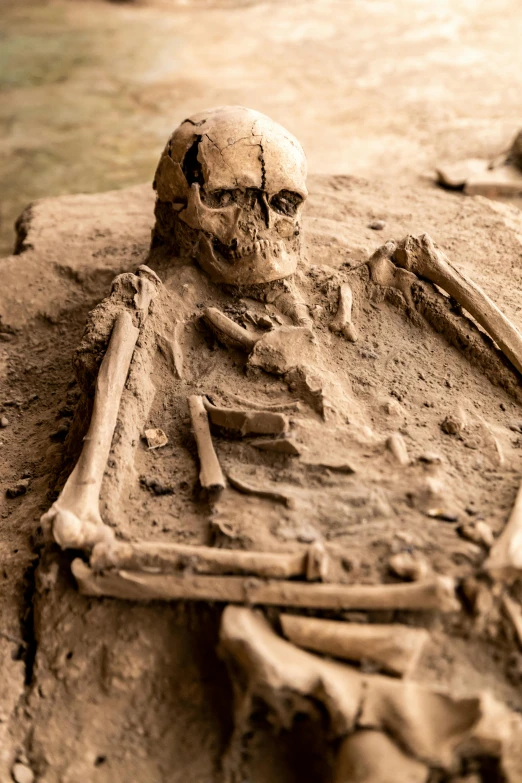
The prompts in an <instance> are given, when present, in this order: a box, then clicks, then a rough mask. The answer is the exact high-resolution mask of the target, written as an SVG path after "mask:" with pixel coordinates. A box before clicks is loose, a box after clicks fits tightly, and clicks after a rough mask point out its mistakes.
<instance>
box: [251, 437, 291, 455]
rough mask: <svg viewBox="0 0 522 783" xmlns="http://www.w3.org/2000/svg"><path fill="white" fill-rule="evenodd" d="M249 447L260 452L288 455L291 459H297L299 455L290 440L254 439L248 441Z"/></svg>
mask: <svg viewBox="0 0 522 783" xmlns="http://www.w3.org/2000/svg"><path fill="white" fill-rule="evenodd" d="M250 445H251V446H253V447H254V448H255V449H260V451H273V452H274V453H275V454H289V455H290V456H293V457H298V456H299V454H300V453H301V451H300V449H299V446H298V445H297V443H296V442H295V440H293V439H292V438H270V439H269V438H256V439H255V440H251V441H250Z"/></svg>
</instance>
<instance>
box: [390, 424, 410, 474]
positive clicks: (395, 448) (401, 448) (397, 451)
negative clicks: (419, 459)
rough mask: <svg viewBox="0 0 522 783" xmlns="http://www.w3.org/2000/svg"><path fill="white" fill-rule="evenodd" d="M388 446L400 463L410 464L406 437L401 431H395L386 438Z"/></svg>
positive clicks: (403, 464)
mask: <svg viewBox="0 0 522 783" xmlns="http://www.w3.org/2000/svg"><path fill="white" fill-rule="evenodd" d="M386 446H387V448H388V449H389V450H390V452H391V453H392V454H393V456H394V457H395V459H396V460H397V462H398V463H399V465H402V467H406V466H407V465H409V464H410V458H409V456H408V448H407V446H406V443H405V441H404V438H403V437H402V435H401V434H400V433H399V432H394V433H393V434H392V435H390V436H389V437H388V438H387V439H386Z"/></svg>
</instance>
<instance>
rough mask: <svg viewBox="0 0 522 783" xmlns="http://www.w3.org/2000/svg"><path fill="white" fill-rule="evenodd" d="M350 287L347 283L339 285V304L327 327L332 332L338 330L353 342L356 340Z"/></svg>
mask: <svg viewBox="0 0 522 783" xmlns="http://www.w3.org/2000/svg"><path fill="white" fill-rule="evenodd" d="M352 303H353V295H352V289H351V287H350V286H349V285H348V283H343V285H341V286H339V304H338V307H337V315H336V316H335V318H334V319H333V320H332V321H330V324H329V328H330V329H331V331H332V332H338V333H339V334H342V335H343V337H346V339H347V340H350V342H352V343H354V342H356V340H357V336H358V335H357V329H356V328H355V326H354V325H353V323H352Z"/></svg>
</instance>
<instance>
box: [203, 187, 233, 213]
mask: <svg viewBox="0 0 522 783" xmlns="http://www.w3.org/2000/svg"><path fill="white" fill-rule="evenodd" d="M237 193H238V191H237V190H213V191H212V192H211V193H205V192H204V191H202V193H201V196H202V199H203V201H204V202H205V204H206V205H207V206H208V207H212V208H213V209H218V208H219V207H229V206H230V205H231V204H234V202H235V201H237Z"/></svg>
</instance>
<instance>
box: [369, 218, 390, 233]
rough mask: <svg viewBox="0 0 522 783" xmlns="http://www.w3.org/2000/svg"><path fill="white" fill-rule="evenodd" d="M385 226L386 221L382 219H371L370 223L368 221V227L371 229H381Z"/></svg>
mask: <svg viewBox="0 0 522 783" xmlns="http://www.w3.org/2000/svg"><path fill="white" fill-rule="evenodd" d="M385 227H386V223H385V221H384V220H372V222H371V223H368V228H371V229H373V231H382V230H383V228H385Z"/></svg>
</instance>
